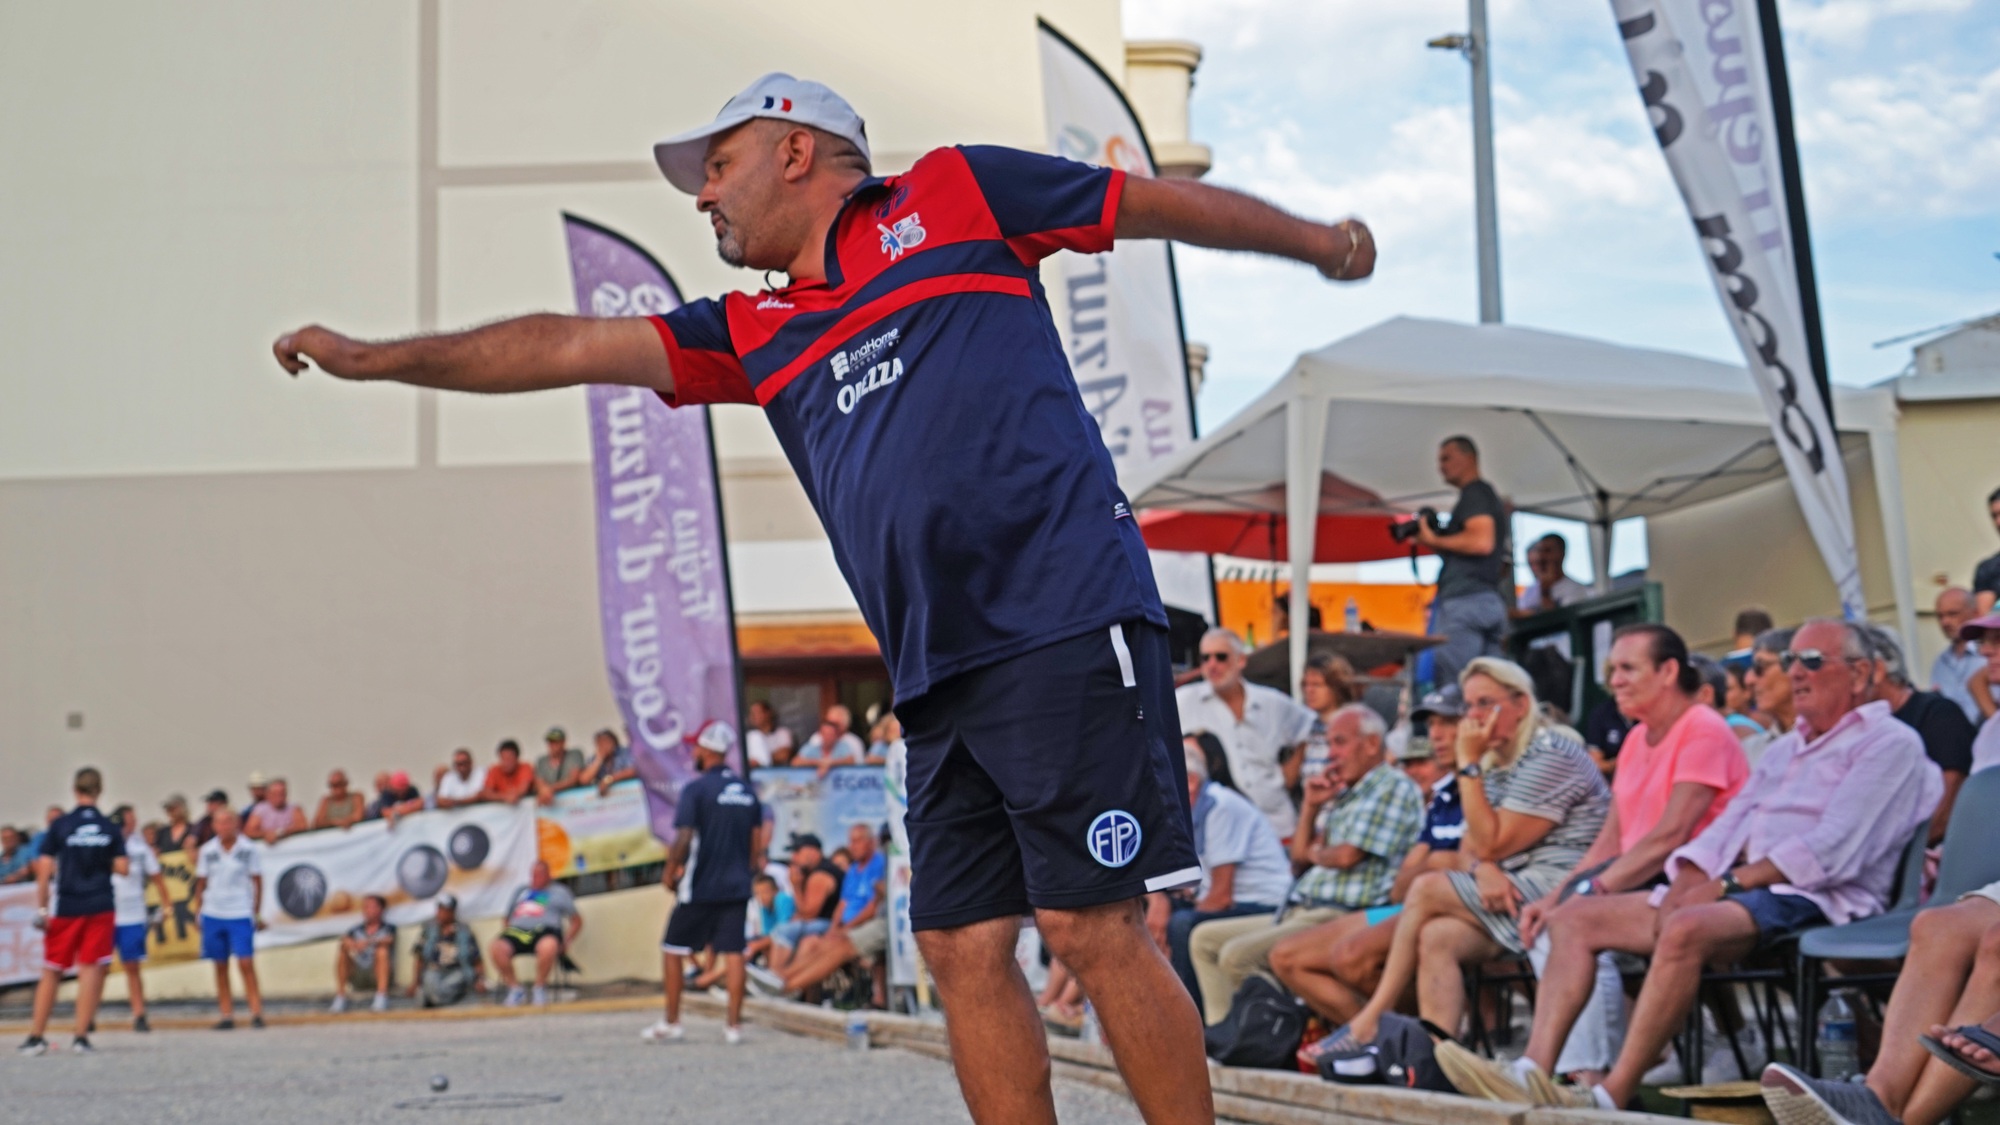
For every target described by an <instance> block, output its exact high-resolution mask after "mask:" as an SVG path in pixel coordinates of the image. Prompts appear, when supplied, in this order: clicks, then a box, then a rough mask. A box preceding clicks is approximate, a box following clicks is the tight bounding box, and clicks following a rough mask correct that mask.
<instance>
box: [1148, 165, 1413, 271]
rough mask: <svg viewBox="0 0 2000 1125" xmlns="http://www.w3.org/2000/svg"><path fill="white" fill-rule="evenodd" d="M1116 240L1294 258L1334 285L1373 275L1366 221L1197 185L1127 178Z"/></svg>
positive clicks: (1371, 240) (1372, 241)
mask: <svg viewBox="0 0 2000 1125" xmlns="http://www.w3.org/2000/svg"><path fill="white" fill-rule="evenodd" d="M1117 236H1118V237H1119V238H1171V239H1173V240H1174V241H1176V242H1185V243H1187V244H1189V245H1191V246H1206V247H1209V248H1211V249H1215V250H1247V251H1250V252H1252V253H1256V254H1270V255H1273V256H1275V257H1280V258H1291V259H1293V260H1294V261H1300V262H1305V263H1307V264H1308V265H1311V266H1312V267H1313V268H1315V269H1317V270H1319V272H1320V274H1321V275H1322V276H1324V277H1329V278H1332V279H1333V280H1335V281H1359V280H1360V279H1362V278H1364V277H1367V276H1368V275H1369V274H1371V273H1374V272H1375V236H1374V235H1373V234H1372V233H1371V232H1370V231H1369V230H1368V227H1367V226H1366V225H1365V224H1363V223H1362V222H1361V221H1360V220H1358V219H1343V220H1341V221H1340V222H1338V223H1333V224H1330V225H1329V224H1326V223H1316V222H1313V221H1312V220H1310V219H1301V218H1299V217H1298V216H1296V215H1288V214H1286V213H1285V212H1283V211H1281V210H1279V209H1278V208H1276V207H1273V206H1271V205H1270V204H1268V203H1266V202H1264V201H1263V200H1261V199H1256V198H1253V197H1251V196H1248V195H1245V194H1243V193H1242V192H1239V191H1231V190H1229V189H1228V188H1222V187H1216V186H1215V185H1213V184H1203V183H1196V182H1195V181H1193V180H1161V179H1153V178H1149V177H1144V176H1130V177H1127V178H1126V180H1125V191H1124V193H1123V194H1122V195H1121V196H1120V197H1119V199H1118V220H1117Z"/></svg>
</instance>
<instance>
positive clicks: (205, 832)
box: [194, 789, 229, 844]
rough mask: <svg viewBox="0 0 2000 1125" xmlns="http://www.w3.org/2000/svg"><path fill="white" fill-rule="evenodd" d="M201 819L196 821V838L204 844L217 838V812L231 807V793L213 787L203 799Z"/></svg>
mask: <svg viewBox="0 0 2000 1125" xmlns="http://www.w3.org/2000/svg"><path fill="white" fill-rule="evenodd" d="M201 800H202V805H203V806H204V807H203V811H202V815H201V819H200V820H197V821H195V823H194V838H195V839H196V840H197V841H199V842H200V843H202V844H206V843H208V842H209V841H210V840H213V839H215V814H216V813H219V812H222V811H223V810H225V809H227V808H229V794H227V793H225V792H223V791H222V790H220V789H211V790H209V791H208V796H206V797H203V798H202V799H201Z"/></svg>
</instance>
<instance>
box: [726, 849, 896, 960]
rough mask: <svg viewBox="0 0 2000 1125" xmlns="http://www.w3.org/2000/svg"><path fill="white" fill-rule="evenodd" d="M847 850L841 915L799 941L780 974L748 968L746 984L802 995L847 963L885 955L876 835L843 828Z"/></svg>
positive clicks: (882, 866) (883, 863)
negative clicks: (849, 862)
mask: <svg viewBox="0 0 2000 1125" xmlns="http://www.w3.org/2000/svg"><path fill="white" fill-rule="evenodd" d="M847 850H848V852H849V853H850V854H851V855H852V856H853V857H854V863H853V866H851V867H850V868H848V871H847V875H846V877H845V878H843V879H842V880H841V884H840V909H839V911H838V912H837V913H836V914H835V915H834V920H833V925H832V926H830V927H828V928H827V931H826V932H825V933H824V934H821V935H820V936H818V937H809V938H805V939H803V940H801V941H800V942H799V948H798V953H797V955H796V956H795V957H794V958H793V959H792V961H791V964H790V966H789V967H788V968H787V969H786V970H785V971H784V972H783V973H782V974H780V973H778V972H775V971H773V970H770V969H765V968H762V967H761V966H753V967H752V969H753V971H752V972H751V973H750V979H751V980H753V981H755V982H756V983H757V985H758V987H759V988H760V989H762V990H765V991H769V992H774V993H777V994H779V995H785V994H790V993H795V992H801V991H803V990H805V989H808V988H811V987H812V986H814V985H816V984H818V983H819V982H821V981H823V980H825V979H826V978H827V977H830V976H832V975H833V974H834V973H835V972H836V971H838V970H839V969H840V967H841V966H843V965H845V964H847V963H848V962H849V961H853V960H855V959H857V958H859V959H861V960H864V961H873V960H874V959H875V958H877V957H880V956H882V954H883V953H884V952H886V951H887V950H888V948H889V919H888V917H887V916H886V915H885V914H883V912H882V898H883V894H884V889H885V888H884V883H885V881H886V874H887V870H888V861H887V859H886V857H884V856H883V854H882V853H881V851H879V850H878V849H877V848H876V847H875V833H874V831H873V830H872V829H870V828H869V826H868V825H866V824H853V825H849V826H848V829H847ZM878 976H879V974H878Z"/></svg>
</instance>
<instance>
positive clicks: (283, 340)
mask: <svg viewBox="0 0 2000 1125" xmlns="http://www.w3.org/2000/svg"><path fill="white" fill-rule="evenodd" d="M367 348H368V345H367V344H364V343H362V342H361V341H359V340H354V339H350V338H348V337H346V336H342V335H341V334H340V333H338V332H335V331H333V330H332V329H329V328H321V327H320V326H319V325H317V324H308V325H306V326H305V327H304V328H301V329H299V330H298V331H296V332H287V333H285V334H284V335H283V336H280V337H278V340H277V342H276V343H274V344H272V345H271V354H273V355H275V356H277V357H278V366H280V367H282V368H284V369H285V370H286V371H289V372H291V373H292V374H294V375H297V374H298V373H299V372H301V371H304V370H305V369H306V368H308V367H311V366H312V365H314V364H318V365H319V369H320V370H321V371H324V372H326V373H327V374H328V375H332V376H335V377H336V378H340V379H365V378H369V376H368V375H366V374H364V370H365V369H364V366H363V360H364V359H365V357H366V354H367Z"/></svg>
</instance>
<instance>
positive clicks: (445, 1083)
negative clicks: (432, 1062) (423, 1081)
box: [431, 1074, 451, 1094]
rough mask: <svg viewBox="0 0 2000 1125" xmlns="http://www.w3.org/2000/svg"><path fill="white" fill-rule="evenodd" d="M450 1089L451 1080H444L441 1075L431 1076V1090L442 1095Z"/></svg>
mask: <svg viewBox="0 0 2000 1125" xmlns="http://www.w3.org/2000/svg"><path fill="white" fill-rule="evenodd" d="M450 1088H451V1079H449V1078H446V1077H445V1076H444V1075H442V1074H433V1075H431V1089H433V1090H436V1091H437V1092H438V1093H440V1094H442V1093H444V1092H445V1091H446V1090H448V1089H450Z"/></svg>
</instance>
